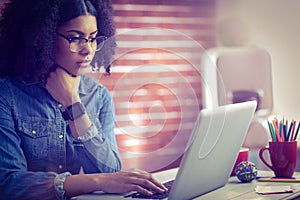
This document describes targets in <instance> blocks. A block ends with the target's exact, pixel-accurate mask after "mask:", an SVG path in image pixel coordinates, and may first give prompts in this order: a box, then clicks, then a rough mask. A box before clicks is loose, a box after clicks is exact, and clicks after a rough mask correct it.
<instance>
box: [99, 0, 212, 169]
mask: <svg viewBox="0 0 300 200" xmlns="http://www.w3.org/2000/svg"><path fill="white" fill-rule="evenodd" d="M113 7H114V10H115V12H114V21H115V23H116V28H117V34H116V40H117V46H118V47H117V49H116V56H115V58H114V61H113V63H112V69H111V71H112V75H111V76H110V77H104V76H102V77H100V79H99V81H100V82H101V83H102V84H103V85H105V86H106V87H107V88H108V89H109V90H110V91H111V94H112V96H113V100H114V103H115V109H116V128H115V133H116V136H117V141H118V146H119V150H120V153H121V158H122V162H123V168H124V169H128V168H132V167H138V168H140V169H143V170H146V171H151V172H153V171H158V170H161V169H166V168H170V167H175V166H177V165H178V163H179V161H180V158H181V156H182V153H183V152H184V150H185V147H186V145H187V142H188V138H189V136H190V134H191V131H192V128H193V126H194V122H195V120H196V117H197V114H198V113H199V110H200V109H201V108H202V100H201V74H200V73H199V66H200V63H201V54H202V53H203V51H204V50H205V49H207V48H211V47H214V46H215V43H216V42H215V34H214V33H215V13H214V12H215V10H214V9H215V2H214V1H211V0H210V1H208V0H207V1H203V0H181V1H174V0H173V1H171V0H113Z"/></svg>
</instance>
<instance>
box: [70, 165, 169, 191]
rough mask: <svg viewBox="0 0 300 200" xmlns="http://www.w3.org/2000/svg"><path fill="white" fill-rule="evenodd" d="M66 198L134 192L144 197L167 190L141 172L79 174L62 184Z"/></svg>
mask: <svg viewBox="0 0 300 200" xmlns="http://www.w3.org/2000/svg"><path fill="white" fill-rule="evenodd" d="M64 189H65V192H66V195H67V197H73V196H78V195H82V194H87V193H90V192H95V191H103V192H105V193H114V194H126V193H128V192H131V191H136V192H139V193H141V194H144V195H151V194H152V193H153V192H155V193H164V192H166V191H167V190H168V189H167V188H166V187H165V186H163V185H162V184H161V183H160V182H159V181H157V180H156V179H155V178H154V177H152V175H151V174H150V173H147V172H145V171H141V170H137V169H135V170H132V171H129V172H125V171H120V172H115V173H103V174H79V175H72V176H68V177H67V178H66V180H65V182H64Z"/></svg>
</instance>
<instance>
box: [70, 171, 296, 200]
mask: <svg viewBox="0 0 300 200" xmlns="http://www.w3.org/2000/svg"><path fill="white" fill-rule="evenodd" d="M176 173H177V169H171V170H166V171H163V172H158V173H155V174H153V176H154V177H156V178H157V179H158V180H160V181H162V182H163V181H166V180H170V179H173V178H174V177H175V175H176ZM258 176H273V173H272V172H269V171H259V172H258ZM294 176H295V177H297V178H300V172H297V173H295V174H294ZM257 185H269V186H271V185H288V186H292V187H293V188H294V189H295V190H294V191H293V193H283V194H270V195H260V194H257V193H256V192H255V190H254V188H255V187H256V186H257ZM297 197H298V198H299V199H300V183H276V182H258V181H256V180H253V181H252V182H251V183H241V182H240V181H239V180H238V179H237V178H236V177H230V179H229V181H228V183H227V184H226V185H225V186H224V187H221V188H219V189H217V190H214V191H212V192H210V193H207V194H204V195H202V196H200V197H197V198H196V200H204V199H205V200H219V199H220V200H225V199H234V200H245V199H247V200H251V199H252V200H254V199H255V200H279V199H298V198H297ZM93 199H97V200H101V199H103V200H110V199H111V200H117V199H127V200H129V198H123V197H122V196H118V195H107V194H103V193H98V194H87V195H81V196H78V197H74V198H72V200H93ZM136 200H138V199H136Z"/></svg>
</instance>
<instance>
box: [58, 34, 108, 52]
mask: <svg viewBox="0 0 300 200" xmlns="http://www.w3.org/2000/svg"><path fill="white" fill-rule="evenodd" d="M56 34H57V35H58V36H60V37H62V38H64V39H66V40H68V42H69V44H70V51H71V52H74V53H76V52H79V51H81V50H82V49H84V48H85V46H86V44H87V43H88V42H89V44H90V47H91V48H92V49H93V50H94V51H99V50H100V49H101V48H102V47H103V45H104V41H105V40H106V39H107V37H106V36H97V37H93V38H88V39H87V38H83V37H67V36H65V35H63V34H61V33H58V32H57V33H56Z"/></svg>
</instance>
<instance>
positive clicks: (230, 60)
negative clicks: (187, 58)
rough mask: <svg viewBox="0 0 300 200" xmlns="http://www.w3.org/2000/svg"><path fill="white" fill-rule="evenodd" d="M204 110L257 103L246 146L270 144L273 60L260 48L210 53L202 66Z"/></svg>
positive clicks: (205, 57) (230, 49)
mask: <svg viewBox="0 0 300 200" xmlns="http://www.w3.org/2000/svg"><path fill="white" fill-rule="evenodd" d="M201 73H202V79H203V84H202V91H203V106H204V107H205V108H211V107H214V106H218V105H225V104H230V103H237V102H243V101H248V100H256V101H257V103H258V106H257V109H256V112H255V116H254V119H253V121H252V123H251V125H250V128H249V130H248V134H247V136H246V139H245V141H244V144H243V146H244V147H248V148H250V149H251V148H256V149H258V148H260V147H262V146H266V145H267V144H268V140H269V139H270V138H269V137H270V134H269V131H268V127H267V123H266V119H267V118H268V117H269V115H270V114H271V113H272V109H273V92H272V72H271V58H270V55H269V53H268V52H267V51H266V50H264V49H262V48H258V47H245V46H241V47H220V48H214V49H210V50H208V51H207V53H206V54H204V55H203V59H202V64H201Z"/></svg>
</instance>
